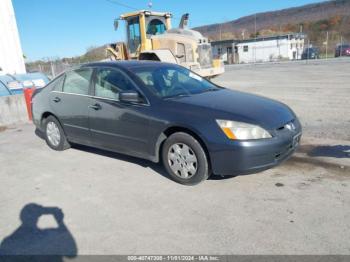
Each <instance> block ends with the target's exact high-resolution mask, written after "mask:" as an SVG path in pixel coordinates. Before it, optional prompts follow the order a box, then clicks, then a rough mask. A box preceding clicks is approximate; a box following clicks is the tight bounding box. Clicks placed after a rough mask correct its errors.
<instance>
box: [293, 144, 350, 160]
mask: <svg viewBox="0 0 350 262" xmlns="http://www.w3.org/2000/svg"><path fill="white" fill-rule="evenodd" d="M299 151H300V152H303V153H306V154H307V155H308V156H311V157H334V158H350V146H345V145H335V146H314V145H302V146H300V150H299Z"/></svg>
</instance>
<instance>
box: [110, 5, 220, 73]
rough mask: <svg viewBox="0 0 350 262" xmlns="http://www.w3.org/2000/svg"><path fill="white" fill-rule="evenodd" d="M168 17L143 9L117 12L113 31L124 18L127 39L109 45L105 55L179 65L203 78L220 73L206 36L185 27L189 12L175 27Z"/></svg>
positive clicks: (165, 14)
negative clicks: (120, 13) (119, 13)
mask: <svg viewBox="0 0 350 262" xmlns="http://www.w3.org/2000/svg"><path fill="white" fill-rule="evenodd" d="M171 17H172V15H171V13H160V12H153V11H146V10H142V11H137V12H132V13H127V14H123V15H121V16H120V18H119V19H117V20H115V21H114V27H115V29H116V30H117V28H118V25H119V21H120V20H123V21H125V24H126V34H127V42H126V43H123V42H118V43H115V44H111V45H109V47H108V48H107V52H108V56H109V57H110V58H111V59H112V60H131V59H138V60H155V61H162V62H168V63H174V64H179V65H181V66H184V67H187V68H189V69H191V70H192V71H194V72H196V73H197V74H199V75H201V76H203V77H207V78H212V77H214V76H217V75H220V74H222V73H224V65H223V63H222V61H221V60H220V59H213V56H212V50H211V44H210V43H209V41H208V39H207V38H205V37H203V35H202V34H201V33H199V32H197V31H194V30H191V29H188V28H187V24H188V18H189V15H188V14H185V15H183V16H182V18H181V22H180V25H179V27H178V28H171Z"/></svg>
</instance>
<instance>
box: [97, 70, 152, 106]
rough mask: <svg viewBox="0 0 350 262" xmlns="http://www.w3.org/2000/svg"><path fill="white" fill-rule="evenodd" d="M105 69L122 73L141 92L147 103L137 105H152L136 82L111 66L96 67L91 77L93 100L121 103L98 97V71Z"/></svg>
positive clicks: (117, 100) (116, 100)
mask: <svg viewBox="0 0 350 262" xmlns="http://www.w3.org/2000/svg"><path fill="white" fill-rule="evenodd" d="M104 69H109V70H112V71H116V72H119V73H121V74H122V75H123V76H125V77H126V78H127V79H128V80H129V81H130V83H131V84H132V86H133V88H134V89H135V90H136V91H137V92H139V93H140V94H141V95H142V97H143V98H144V99H145V102H144V103H139V104H137V105H146V106H149V105H150V102H149V99H148V98H147V96H146V95H145V94H144V92H142V90H140V88H139V87H138V86H137V85H136V84H135V82H134V81H133V80H132V79H131V78H130V77H129V76H128V75H127V74H126V73H125V72H123V70H121V69H119V68H115V67H110V66H103V67H95V68H94V72H93V74H92V77H91V95H90V96H91V97H92V98H98V99H105V100H110V101H115V102H120V100H119V99H113V98H107V97H100V96H96V95H95V94H96V90H95V89H96V78H97V73H98V71H100V70H104Z"/></svg>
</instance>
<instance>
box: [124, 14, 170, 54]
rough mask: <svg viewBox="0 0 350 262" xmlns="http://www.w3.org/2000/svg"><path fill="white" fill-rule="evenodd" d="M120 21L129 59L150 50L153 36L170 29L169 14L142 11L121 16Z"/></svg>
mask: <svg viewBox="0 0 350 262" xmlns="http://www.w3.org/2000/svg"><path fill="white" fill-rule="evenodd" d="M120 20H124V21H125V24H126V35H127V49H128V51H129V54H130V57H131V58H137V57H138V55H139V54H140V52H142V51H147V50H151V49H152V41H151V37H152V36H153V35H161V34H164V33H165V32H166V31H167V30H169V29H171V14H170V13H160V12H151V11H145V10H143V11H138V12H133V13H128V14H124V15H121V16H120Z"/></svg>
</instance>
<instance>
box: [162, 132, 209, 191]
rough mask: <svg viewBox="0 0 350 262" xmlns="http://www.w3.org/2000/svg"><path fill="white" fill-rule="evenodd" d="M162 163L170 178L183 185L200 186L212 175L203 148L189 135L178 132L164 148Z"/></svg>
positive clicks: (169, 138) (169, 139) (166, 142)
mask: <svg viewBox="0 0 350 262" xmlns="http://www.w3.org/2000/svg"><path fill="white" fill-rule="evenodd" d="M162 161H163V165H164V168H165V169H166V171H167V172H168V174H169V175H170V177H171V178H172V179H173V180H174V181H175V182H178V183H180V184H182V185H196V184H199V183H201V182H203V181H204V180H207V179H208V177H209V175H210V168H209V163H208V157H207V155H206V153H205V151H204V149H203V147H202V146H201V144H200V143H199V142H198V141H197V140H196V139H195V138H194V137H192V136H191V135H189V134H187V133H183V132H178V133H174V134H172V135H171V136H169V137H168V139H167V140H166V141H165V142H164V145H163V148H162ZM176 170H178V171H177V172H176ZM186 176H187V177H186Z"/></svg>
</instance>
